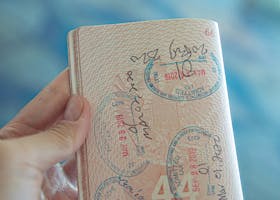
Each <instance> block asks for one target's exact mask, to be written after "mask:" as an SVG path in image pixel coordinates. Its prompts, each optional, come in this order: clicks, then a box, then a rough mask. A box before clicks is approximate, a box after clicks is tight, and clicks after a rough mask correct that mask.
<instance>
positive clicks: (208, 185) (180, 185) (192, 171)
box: [166, 126, 224, 199]
mask: <svg viewBox="0 0 280 200" xmlns="http://www.w3.org/2000/svg"><path fill="white" fill-rule="evenodd" d="M166 167H167V177H168V183H169V187H170V191H171V193H172V194H173V196H174V197H175V198H178V199H185V198H186V197H188V198H190V199H195V198H205V197H207V198H210V196H212V197H214V196H215V195H217V196H219V194H218V191H219V189H221V187H224V185H223V184H224V179H223V176H224V161H223V148H222V140H221V137H220V136H219V135H214V134H210V133H209V132H208V131H207V130H205V129H203V128H200V127H197V126H190V127H187V128H184V129H183V130H181V131H180V132H179V133H178V134H177V135H176V136H175V137H174V139H173V140H172V142H171V144H170V146H169V149H168V154H167V165H166Z"/></svg>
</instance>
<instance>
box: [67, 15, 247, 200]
mask: <svg viewBox="0 0 280 200" xmlns="http://www.w3.org/2000/svg"><path fill="white" fill-rule="evenodd" d="M68 54H69V55H68V57H69V66H70V76H71V77H70V80H71V90H72V94H79V95H83V96H85V97H86V98H87V99H88V101H89V102H90V104H91V107H92V113H93V126H92V130H91V132H90V134H89V136H88V138H87V139H86V142H85V144H84V145H83V146H82V147H81V149H80V150H79V152H78V153H77V155H76V160H77V168H78V190H79V199H81V200H92V199H94V200H130V199H135V200H144V199H148V200H175V199H180V200H195V199H197V200H198V199H201V200H202V199H203V200H204V199H207V200H208V199H209V200H212V199H213V200H214V199H215V200H242V199H243V195H242V189H241V183H240V175H239V169H238V162H237V156H236V150H235V143H234V135H233V129H232V122H231V116H230V108H229V100H228V93H227V87H226V79H225V72H224V64H223V57H222V49H221V42H220V36H219V29H218V24H217V23H216V22H214V21H211V20H205V19H171V20H155V21H144V22H132V23H123V24H111V25H99V26H83V27H79V28H77V29H75V30H73V31H71V32H69V34H68Z"/></svg>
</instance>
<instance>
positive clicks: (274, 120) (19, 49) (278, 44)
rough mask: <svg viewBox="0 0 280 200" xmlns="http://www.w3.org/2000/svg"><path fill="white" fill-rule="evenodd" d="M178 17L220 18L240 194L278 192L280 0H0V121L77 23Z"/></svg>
mask: <svg viewBox="0 0 280 200" xmlns="http://www.w3.org/2000/svg"><path fill="white" fill-rule="evenodd" d="M178 17H196V18H210V19H213V20H216V21H217V22H218V23H219V27H220V32H221V39H222V46H223V55H224V62H225V69H226V75H227V82H228V90H229V97H230V105H231V111H232V119H233V126H234V130H235V140H236V148H237V153H238V159H239V167H240V173H241V180H242V185H243V192H244V196H245V199H249V200H264V199H265V200H279V199H280V189H279V187H280V181H279V180H280V120H279V119H280V84H279V82H280V61H279V57H280V0H243V1H241V0H235V1H234V0H229V1H218V0H214V1H207V2H206V1H204V2H202V1H195V0H191V1H181V0H172V1H170V0H155V1H151V0H142V1H141V0H134V1H121V0H99V1H98V0H80V1H69V0H60V1H55V0H49V1H43V0H25V1H22V0H13V1H3V0H0V22H1V24H0V46H1V49H0V60H1V61H0V86H1V93H0V94H1V96H0V113H1V115H0V125H1V126H3V125H4V124H5V123H7V122H8V121H9V120H10V119H11V118H12V117H13V116H14V115H15V114H16V113H17V112H18V111H19V110H20V108H21V107H23V106H24V105H25V104H26V103H27V102H28V101H30V100H31V99H32V98H33V97H34V96H35V95H36V94H37V93H38V92H39V91H40V90H41V89H42V88H43V87H44V86H46V85H47V84H48V83H49V82H50V81H51V80H52V79H53V78H55V76H56V75H57V74H58V73H59V72H60V71H62V70H63V69H64V68H65V66H66V65H67V46H66V35H67V32H68V31H70V30H71V29H74V28H76V27H78V26H80V25H97V24H108V23H119V22H130V21H139V20H151V19H165V18H178Z"/></svg>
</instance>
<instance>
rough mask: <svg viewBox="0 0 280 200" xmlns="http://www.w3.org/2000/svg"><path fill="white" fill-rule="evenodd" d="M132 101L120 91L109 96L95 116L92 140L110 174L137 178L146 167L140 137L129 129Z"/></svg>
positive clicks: (132, 122)
mask: <svg viewBox="0 0 280 200" xmlns="http://www.w3.org/2000/svg"><path fill="white" fill-rule="evenodd" d="M135 98H136V97H135V96H132V95H128V94H127V93H126V92H122V91H119V92H114V93H111V94H110V95H108V96H106V97H105V98H104V99H103V101H102V102H101V103H100V105H99V106H98V108H97V111H96V115H95V116H94V136H95V142H96V146H97V149H98V151H99V153H100V156H101V158H102V159H103V160H104V162H105V163H106V165H107V166H108V167H109V168H110V169H111V170H112V171H114V172H115V173H116V174H118V175H119V176H123V177H131V176H136V175H138V174H140V173H141V172H143V171H144V170H145V169H146V167H147V166H148V164H149V161H148V160H147V159H146V158H145V147H144V139H143V134H142V132H141V131H140V130H139V128H138V127H136V126H132V125H133V124H135V123H134V120H135V117H134V114H135V113H133V111H132V109H131V104H132V102H133V101H134V100H135ZM128 124H129V125H128Z"/></svg>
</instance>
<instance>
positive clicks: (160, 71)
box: [144, 53, 222, 101]
mask: <svg viewBox="0 0 280 200" xmlns="http://www.w3.org/2000/svg"><path fill="white" fill-rule="evenodd" d="M209 57H210V58H208V56H206V55H203V56H199V57H198V58H197V59H190V58H188V59H185V60H183V61H180V62H177V61H176V62H170V63H161V62H160V61H159V60H157V61H154V60H153V59H150V61H149V63H148V64H147V66H146V68H145V72H144V73H145V74H144V77H145V83H146V86H147V87H148V89H149V90H150V91H151V92H153V93H154V94H156V95H158V96H160V97H162V98H165V99H169V100H173V101H192V100H196V99H202V98H205V97H207V96H210V95H211V94H213V93H214V92H216V91H217V90H218V89H219V87H220V85H221V79H222V73H221V65H220V62H219V60H218V58H217V57H216V56H215V55H214V54H213V53H211V54H210V55H209Z"/></svg>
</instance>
